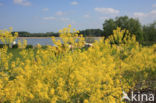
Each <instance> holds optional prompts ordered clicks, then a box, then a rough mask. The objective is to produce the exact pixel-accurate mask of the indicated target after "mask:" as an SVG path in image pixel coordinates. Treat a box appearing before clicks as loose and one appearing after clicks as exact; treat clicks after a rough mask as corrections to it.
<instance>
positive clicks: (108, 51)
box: [0, 26, 156, 103]
mask: <svg viewBox="0 0 156 103" xmlns="http://www.w3.org/2000/svg"><path fill="white" fill-rule="evenodd" d="M59 32H60V37H61V38H62V41H63V44H62V43H61V41H59V40H56V39H55V38H54V37H52V40H53V42H54V43H55V46H47V48H45V49H43V48H42V46H41V45H37V47H36V48H34V49H25V44H26V43H24V44H22V43H20V42H19V48H18V50H19V52H16V55H17V56H15V53H12V52H9V50H10V49H9V48H8V47H7V46H4V47H3V48H0V103H122V101H121V97H122V91H126V92H128V91H129V90H130V89H135V87H136V85H137V83H138V82H141V88H148V87H149V85H148V84H146V82H147V81H152V80H155V79H156V75H155V74H156V45H153V46H150V47H143V46H141V45H140V44H139V43H138V42H137V41H136V40H135V37H134V36H132V35H131V34H130V33H129V32H128V31H127V30H121V29H120V28H117V29H116V30H114V31H113V35H112V36H110V37H109V38H107V39H103V40H101V41H100V42H95V43H94V44H93V46H92V47H90V48H87V49H86V48H84V45H85V41H84V38H83V36H82V35H78V34H79V32H78V31H76V29H73V30H72V31H71V27H70V26H69V27H67V28H64V29H63V30H60V31H59ZM16 37H17V33H15V34H14V35H12V34H11V32H10V31H0V40H2V41H3V42H5V40H6V38H7V42H8V43H11V42H12V41H13V40H14V39H15V38H16ZM71 46H72V48H71ZM155 87H156V85H153V86H152V88H155Z"/></svg>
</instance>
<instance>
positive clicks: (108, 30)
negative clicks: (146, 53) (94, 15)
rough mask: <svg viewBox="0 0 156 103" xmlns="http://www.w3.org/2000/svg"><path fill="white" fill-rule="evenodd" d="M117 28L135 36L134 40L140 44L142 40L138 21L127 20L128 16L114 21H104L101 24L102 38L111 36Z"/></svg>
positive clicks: (141, 31)
mask: <svg viewBox="0 0 156 103" xmlns="http://www.w3.org/2000/svg"><path fill="white" fill-rule="evenodd" d="M117 27H120V28H121V29H126V30H128V31H129V32H130V33H131V34H132V35H133V34H135V35H136V39H137V40H138V41H140V42H142V40H143V30H142V26H141V23H140V22H139V20H138V19H134V18H129V17H128V16H121V17H116V18H115V20H113V19H109V20H105V22H104V24H103V30H104V36H106V37H108V36H109V35H111V34H113V30H114V29H116V28H117Z"/></svg>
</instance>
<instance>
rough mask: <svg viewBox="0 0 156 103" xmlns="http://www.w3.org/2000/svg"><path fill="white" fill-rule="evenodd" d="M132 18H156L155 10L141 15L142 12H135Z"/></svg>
mask: <svg viewBox="0 0 156 103" xmlns="http://www.w3.org/2000/svg"><path fill="white" fill-rule="evenodd" d="M133 15H134V17H137V18H145V17H146V18H150V17H156V10H152V11H150V12H148V13H143V12H135V13H134V14H133Z"/></svg>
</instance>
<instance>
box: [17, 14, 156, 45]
mask: <svg viewBox="0 0 156 103" xmlns="http://www.w3.org/2000/svg"><path fill="white" fill-rule="evenodd" d="M117 27H121V29H127V30H129V32H130V33H131V34H135V35H136V39H137V41H139V42H140V43H142V44H143V45H152V44H154V43H156V35H155V34H156V22H153V23H151V24H146V25H142V24H141V23H140V21H139V20H138V19H134V18H130V17H128V16H121V17H116V18H115V19H107V20H105V21H104V23H103V30H101V29H86V30H80V33H79V34H83V35H84V37H106V38H107V37H108V36H109V35H111V34H113V32H112V31H113V30H114V29H116V28H117ZM51 36H55V37H59V33H55V32H47V33H29V32H26V31H23V32H22V31H21V32H20V31H19V37H51Z"/></svg>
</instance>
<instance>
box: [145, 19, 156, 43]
mask: <svg viewBox="0 0 156 103" xmlns="http://www.w3.org/2000/svg"><path fill="white" fill-rule="evenodd" d="M143 36H144V40H145V41H151V42H152V41H153V42H156V21H155V22H154V23H152V24H150V25H144V27H143Z"/></svg>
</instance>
